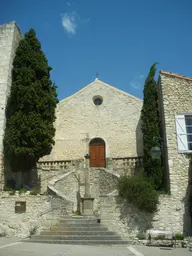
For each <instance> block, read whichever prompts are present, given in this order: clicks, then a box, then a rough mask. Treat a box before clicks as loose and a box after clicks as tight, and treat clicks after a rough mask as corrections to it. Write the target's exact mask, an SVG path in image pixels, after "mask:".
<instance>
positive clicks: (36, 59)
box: [4, 29, 58, 172]
mask: <svg viewBox="0 0 192 256" xmlns="http://www.w3.org/2000/svg"><path fill="white" fill-rule="evenodd" d="M50 71H51V67H50V66H49V65H48V61H47V59H46V57H45V54H44V53H43V51H42V49H41V44H40V42H39V41H38V39H37V37H36V33H35V31H34V30H33V29H30V30H29V32H28V33H26V34H25V36H24V38H23V39H22V40H21V41H20V44H19V46H18V48H17V50H16V55H15V59H14V61H13V70H12V86H11V91H10V96H9V98H8V101H7V107H6V128H5V134H4V155H5V159H6V160H7V162H8V163H9V166H10V167H11V170H12V171H15V172H18V171H21V172H27V171H30V170H31V169H32V168H34V167H35V165H36V162H37V161H38V160H39V158H41V157H43V156H45V155H47V154H49V153H50V152H51V150H52V145H53V144H54V140H53V137H54V135H55V128H54V121H55V118H56V117H55V108H56V104H57V102H58V100H57V94H56V86H55V85H54V84H53V83H52V81H51V80H50Z"/></svg>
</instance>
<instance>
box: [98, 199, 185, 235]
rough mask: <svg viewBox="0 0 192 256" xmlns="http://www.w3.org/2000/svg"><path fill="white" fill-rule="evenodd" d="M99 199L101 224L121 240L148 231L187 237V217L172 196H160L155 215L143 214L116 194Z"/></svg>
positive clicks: (180, 205)
mask: <svg viewBox="0 0 192 256" xmlns="http://www.w3.org/2000/svg"><path fill="white" fill-rule="evenodd" d="M99 199H100V216H101V221H102V224H104V225H106V226H107V227H108V229H109V230H111V231H115V232H117V233H118V234H119V235H120V236H121V237H122V238H134V237H135V236H136V235H137V233H138V232H139V231H144V232H145V231H147V230H148V229H155V230H162V231H172V232H174V233H184V235H187V232H186V231H185V230H186V228H187V227H185V224H184V223H185V221H187V220H188V216H185V215H183V214H182V212H181V209H182V204H183V203H182V202H180V204H179V203H178V201H177V199H176V198H174V197H173V196H170V195H160V197H159V202H160V203H159V206H158V210H157V212H156V213H155V214H148V213H144V212H141V211H139V210H138V209H137V208H135V207H133V206H132V205H128V204H125V201H123V200H122V199H121V198H119V197H118V196H117V194H116V195H110V196H102V197H100V198H99ZM185 218H186V220H185ZM188 229H190V227H188Z"/></svg>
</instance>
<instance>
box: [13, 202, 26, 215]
mask: <svg viewBox="0 0 192 256" xmlns="http://www.w3.org/2000/svg"><path fill="white" fill-rule="evenodd" d="M15 212H16V213H24V212H26V202H25V201H16V202H15Z"/></svg>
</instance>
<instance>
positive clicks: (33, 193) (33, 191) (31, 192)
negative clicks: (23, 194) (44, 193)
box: [30, 188, 40, 196]
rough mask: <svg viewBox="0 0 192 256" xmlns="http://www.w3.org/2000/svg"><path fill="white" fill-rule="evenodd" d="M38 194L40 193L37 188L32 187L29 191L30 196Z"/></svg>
mask: <svg viewBox="0 0 192 256" xmlns="http://www.w3.org/2000/svg"><path fill="white" fill-rule="evenodd" d="M38 194H40V190H39V189H38V188H34V189H32V190H31V191H30V195H32V196H36V195H38Z"/></svg>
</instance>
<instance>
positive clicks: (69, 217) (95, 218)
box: [47, 214, 99, 220]
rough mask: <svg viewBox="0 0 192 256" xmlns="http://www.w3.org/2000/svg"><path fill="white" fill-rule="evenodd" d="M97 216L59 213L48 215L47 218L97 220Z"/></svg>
mask: <svg viewBox="0 0 192 256" xmlns="http://www.w3.org/2000/svg"><path fill="white" fill-rule="evenodd" d="M98 218H99V216H96V215H91V216H89V215H80V216H79V215H77V216H61V215H55V214H54V216H49V217H48V218H47V219H49V220H51V219H59V220H97V219H98Z"/></svg>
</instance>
